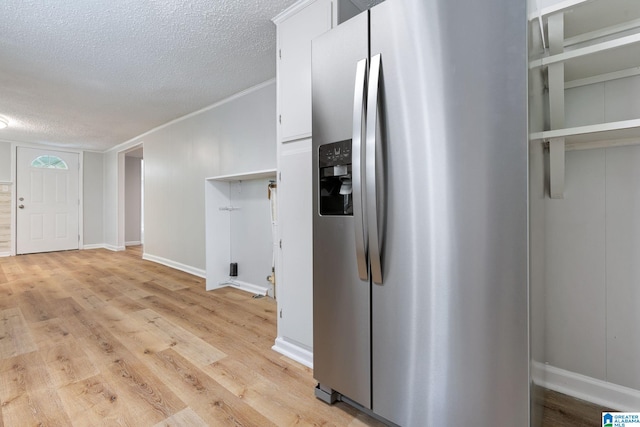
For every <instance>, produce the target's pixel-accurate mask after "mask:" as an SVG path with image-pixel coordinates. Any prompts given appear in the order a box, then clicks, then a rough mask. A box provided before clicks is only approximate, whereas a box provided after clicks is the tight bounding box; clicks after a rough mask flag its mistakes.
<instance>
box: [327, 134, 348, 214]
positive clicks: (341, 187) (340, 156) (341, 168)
mask: <svg viewBox="0 0 640 427" xmlns="http://www.w3.org/2000/svg"><path fill="white" fill-rule="evenodd" d="M318 158H319V167H320V179H319V180H318V181H319V185H320V191H319V194H320V215H353V197H352V193H353V188H352V183H351V140H350V139H349V140H345V141H339V142H333V143H330V144H324V145H321V146H320V147H319V156H318Z"/></svg>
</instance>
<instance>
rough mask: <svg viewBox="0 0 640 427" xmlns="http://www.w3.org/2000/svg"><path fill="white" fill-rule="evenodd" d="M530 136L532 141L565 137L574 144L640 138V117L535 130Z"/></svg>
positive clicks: (567, 141)
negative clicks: (541, 130) (542, 130)
mask: <svg viewBox="0 0 640 427" xmlns="http://www.w3.org/2000/svg"><path fill="white" fill-rule="evenodd" d="M529 137H530V139H531V140H532V141H536V140H542V141H549V140H550V139H552V138H565V142H566V143H572V144H578V143H584V142H594V141H603V140H621V139H631V138H640V119H633V120H623V121H619V122H609V123H600V124H595V125H587V126H578V127H572V128H564V129H556V130H548V131H544V132H534V133H532V134H530V136H529Z"/></svg>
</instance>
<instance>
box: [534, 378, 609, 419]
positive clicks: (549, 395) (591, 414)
mask: <svg viewBox="0 0 640 427" xmlns="http://www.w3.org/2000/svg"><path fill="white" fill-rule="evenodd" d="M534 394H535V396H534V399H533V402H534V408H533V410H534V411H537V414H536V415H537V416H538V417H540V418H541V420H542V426H543V427H574V426H579V427H600V426H602V413H603V412H609V411H611V409H609V408H605V407H602V406H599V405H594V404H593V403H590V402H585V401H584V400H580V399H576V398H574V397H571V396H567V395H564V394H561V393H558V392H555V391H552V390H547V389H543V388H538V389H537V390H535V391H534ZM534 418H535V417H534Z"/></svg>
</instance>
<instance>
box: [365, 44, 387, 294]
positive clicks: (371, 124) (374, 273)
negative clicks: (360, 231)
mask: <svg viewBox="0 0 640 427" xmlns="http://www.w3.org/2000/svg"><path fill="white" fill-rule="evenodd" d="M381 62H382V60H381V56H380V54H377V55H375V56H373V57H371V67H370V69H369V93H368V95H367V122H366V128H367V134H366V147H365V153H366V163H365V170H366V175H365V179H366V189H367V190H366V213H367V224H368V230H369V247H368V249H369V259H370V260H371V279H372V280H373V282H374V283H377V284H382V259H381V253H380V252H381V251H380V249H381V243H382V242H381V239H380V237H381V235H380V228H379V223H378V221H379V219H380V218H378V202H379V200H378V199H379V197H378V196H379V195H378V193H377V188H378V179H380V178H381V177H380V176H378V174H379V173H380V170H381V169H378V168H377V166H378V167H379V166H381V165H382V163H380V162H382V160H383V159H379V158H376V157H377V154H378V153H380V152H381V151H382V150H381V147H380V146H379V144H381V143H382V141H380V139H381V138H380V123H378V118H379V113H380V112H379V108H380V104H379V101H380V100H379V96H380V71H381Z"/></svg>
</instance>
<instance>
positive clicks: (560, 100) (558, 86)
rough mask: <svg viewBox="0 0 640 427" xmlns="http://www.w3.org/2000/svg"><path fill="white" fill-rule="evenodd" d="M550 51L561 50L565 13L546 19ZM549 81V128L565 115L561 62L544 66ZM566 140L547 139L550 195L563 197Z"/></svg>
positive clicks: (560, 125)
mask: <svg viewBox="0 0 640 427" xmlns="http://www.w3.org/2000/svg"><path fill="white" fill-rule="evenodd" d="M547 26H548V32H549V50H550V53H551V54H554V55H555V54H558V53H562V51H563V50H564V46H563V39H564V14H563V13H557V14H555V15H552V16H550V17H549V19H548V21H547ZM547 74H548V75H547V80H548V84H549V119H550V126H551V130H554V129H562V128H564V127H565V117H564V64H563V63H557V64H550V65H549V67H548V68H547ZM564 146H565V139H564V137H562V138H551V139H549V196H550V197H551V198H552V199H562V198H564V166H565V165H564V148H565V147H564Z"/></svg>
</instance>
